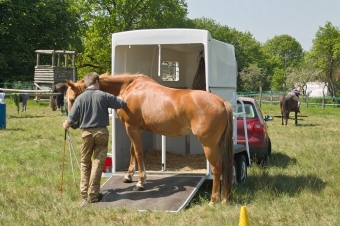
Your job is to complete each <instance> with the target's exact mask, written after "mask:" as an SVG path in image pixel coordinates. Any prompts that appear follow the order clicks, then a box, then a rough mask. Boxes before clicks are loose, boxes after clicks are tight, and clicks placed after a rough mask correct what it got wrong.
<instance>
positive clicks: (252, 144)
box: [237, 97, 273, 165]
mask: <svg viewBox="0 0 340 226" xmlns="http://www.w3.org/2000/svg"><path fill="white" fill-rule="evenodd" d="M239 99H241V101H242V102H243V103H244V112H245V117H246V120H245V121H246V127H247V132H248V145H249V153H250V158H251V159H252V161H253V162H256V163H258V164H261V165H266V163H267V160H268V157H269V155H270V154H271V150H272V149H271V148H272V147H271V141H270V138H269V135H268V129H267V124H266V121H271V120H273V118H272V117H271V116H268V115H267V116H265V117H263V115H262V112H261V110H260V107H259V106H258V104H257V103H256V101H255V100H254V99H253V98H247V97H239ZM237 112H238V113H239V112H243V111H242V105H241V103H240V102H237ZM245 140H246V138H245V133H244V122H243V116H242V115H238V116H237V143H239V144H244V145H245V144H246V142H245Z"/></svg>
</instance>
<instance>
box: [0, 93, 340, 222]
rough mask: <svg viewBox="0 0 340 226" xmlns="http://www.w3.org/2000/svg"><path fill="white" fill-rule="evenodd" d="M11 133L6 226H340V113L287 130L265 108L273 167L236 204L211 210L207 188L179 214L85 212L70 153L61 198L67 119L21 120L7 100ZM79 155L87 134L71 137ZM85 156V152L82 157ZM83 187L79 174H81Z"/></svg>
mask: <svg viewBox="0 0 340 226" xmlns="http://www.w3.org/2000/svg"><path fill="white" fill-rule="evenodd" d="M6 107H7V112H6V114H7V118H6V122H7V128H6V129H2V130H0V178H1V183H0V225H176V226H177V225H238V222H239V217H240V216H239V215H240V210H241V206H242V205H245V206H246V207H247V210H248V215H249V220H250V224H251V225H340V214H339V207H340V204H339V203H340V186H339V181H340V164H339V159H340V153H339V134H340V126H339V124H340V108H333V107H326V109H325V110H322V108H321V107H309V108H306V107H305V106H302V109H301V112H302V113H301V114H300V115H299V117H298V119H299V125H298V126H294V121H293V119H292V116H293V115H291V119H289V121H288V125H287V126H282V125H281V118H280V117H279V115H280V113H279V107H278V105H263V106H262V112H263V114H264V115H267V114H268V115H271V116H273V117H274V120H273V121H272V122H269V123H268V127H269V132H270V137H271V140H272V156H271V157H270V162H269V166H268V167H267V168H260V167H258V166H257V165H253V166H252V167H251V168H249V169H248V182H247V184H246V185H243V186H236V187H235V188H234V200H233V202H231V203H228V204H217V205H215V206H213V207H210V206H208V202H209V197H210V192H211V183H210V181H207V182H206V183H204V184H203V185H202V187H201V189H200V192H199V195H198V196H197V197H195V199H194V200H193V201H192V203H191V204H190V206H189V207H188V208H186V209H185V210H183V211H181V212H179V213H177V214H174V213H166V212H153V211H145V212H138V211H135V210H132V209H127V208H92V207H90V208H80V207H79V203H80V201H81V197H80V194H79V190H78V188H77V186H76V185H75V184H74V182H73V176H72V170H71V165H70V161H69V156H68V153H69V152H68V149H67V150H66V160H65V171H64V172H65V174H64V181H63V192H62V194H61V193H60V185H61V169H62V155H63V149H64V130H63V129H62V126H61V124H62V122H63V121H64V120H65V119H66V116H62V115H60V114H59V112H57V111H56V112H53V111H52V110H51V109H50V107H49V106H48V103H43V102H39V103H35V102H34V101H32V100H30V101H29V102H28V107H27V112H24V113H21V112H20V113H19V114H17V112H16V108H15V106H14V104H13V103H12V101H11V100H10V99H6ZM71 136H72V142H73V144H74V147H75V149H76V151H77V150H78V147H79V142H80V140H79V137H80V131H79V130H71ZM77 153H78V152H77ZM76 180H77V183H78V181H79V171H76Z"/></svg>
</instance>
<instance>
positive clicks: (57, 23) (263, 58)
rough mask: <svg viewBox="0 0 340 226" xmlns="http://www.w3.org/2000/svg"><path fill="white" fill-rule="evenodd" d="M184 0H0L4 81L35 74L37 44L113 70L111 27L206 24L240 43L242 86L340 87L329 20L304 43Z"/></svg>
mask: <svg viewBox="0 0 340 226" xmlns="http://www.w3.org/2000/svg"><path fill="white" fill-rule="evenodd" d="M187 15H188V9H187V3H186V1H185V0H91V1H88V0H30V1H26V0H1V2H0V43H1V45H0V69H1V70H0V83H3V82H8V81H9V82H10V81H18V80H20V81H33V78H34V66H35V64H36V55H35V50H43V49H46V50H47V49H55V50H75V51H76V52H77V58H76V68H77V74H78V78H81V77H82V76H83V75H84V74H86V73H87V72H89V71H97V72H98V73H105V72H107V71H109V72H110V68H111V34H112V33H114V32H121V31H128V30H136V29H154V28H196V29H205V30H208V31H209V32H210V33H211V36H212V37H213V38H214V39H217V40H219V41H222V42H226V43H230V44H232V45H234V46H235V53H236V58H237V63H238V70H239V74H238V76H239V77H238V90H239V91H241V90H244V91H259V90H260V89H262V90H270V89H273V90H283V91H285V90H288V89H292V88H294V87H295V86H302V87H304V86H306V84H307V82H311V81H313V82H314V81H320V82H326V83H327V85H328V89H329V92H330V93H331V94H332V96H336V95H337V94H338V90H339V88H340V79H339V77H340V30H339V28H338V27H336V26H334V25H333V24H332V23H331V22H326V23H325V24H324V25H322V26H320V27H319V29H318V31H316V34H315V39H314V40H313V46H312V48H311V49H310V50H309V51H304V50H303V49H302V47H301V44H300V43H299V42H298V41H297V40H296V39H295V38H294V37H291V36H289V35H286V34H282V35H277V36H275V37H274V38H272V39H269V40H268V41H266V42H265V43H260V42H259V41H257V40H256V39H255V38H254V37H253V35H252V34H251V33H250V32H240V31H238V30H237V29H236V28H230V27H228V26H227V25H222V24H220V23H218V22H216V21H215V20H213V19H210V18H204V17H203V18H196V19H189V18H188V17H187Z"/></svg>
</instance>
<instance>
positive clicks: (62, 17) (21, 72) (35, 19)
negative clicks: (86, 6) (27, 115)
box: [0, 0, 81, 82]
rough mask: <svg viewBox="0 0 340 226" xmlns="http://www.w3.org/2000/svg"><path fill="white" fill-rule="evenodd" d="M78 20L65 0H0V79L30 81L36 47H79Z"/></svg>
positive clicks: (71, 48) (76, 48)
mask: <svg viewBox="0 0 340 226" xmlns="http://www.w3.org/2000/svg"><path fill="white" fill-rule="evenodd" d="M77 21H78V17H77V15H76V14H75V13H74V12H72V11H69V4H68V3H67V1H56V0H30V1H26V0H2V1H0V43H1V45H0V68H1V73H0V82H3V81H11V80H12V81H13V80H20V78H24V79H25V80H27V81H32V80H33V74H34V66H35V64H36V54H35V50H37V49H66V50H80V48H81V42H80V38H79V36H78V33H77V32H78V24H77ZM20 76H21V77H20Z"/></svg>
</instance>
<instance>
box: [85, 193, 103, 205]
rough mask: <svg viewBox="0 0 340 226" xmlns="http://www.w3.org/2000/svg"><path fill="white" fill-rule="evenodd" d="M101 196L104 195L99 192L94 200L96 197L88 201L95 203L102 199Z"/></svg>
mask: <svg viewBox="0 0 340 226" xmlns="http://www.w3.org/2000/svg"><path fill="white" fill-rule="evenodd" d="M103 197H104V195H103V194H102V193H99V194H98V199H97V200H96V199H94V200H91V201H90V202H89V203H96V202H100V201H102V200H103Z"/></svg>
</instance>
